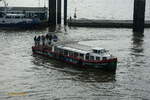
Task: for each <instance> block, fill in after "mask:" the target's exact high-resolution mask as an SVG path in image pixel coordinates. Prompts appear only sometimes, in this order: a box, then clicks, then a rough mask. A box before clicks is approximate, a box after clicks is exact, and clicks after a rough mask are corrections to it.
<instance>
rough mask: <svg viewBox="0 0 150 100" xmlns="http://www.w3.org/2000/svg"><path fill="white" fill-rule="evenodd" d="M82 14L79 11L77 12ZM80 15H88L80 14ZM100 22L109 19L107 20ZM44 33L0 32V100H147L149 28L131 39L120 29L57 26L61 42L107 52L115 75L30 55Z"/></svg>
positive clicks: (149, 47) (149, 86) (131, 36)
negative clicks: (114, 59) (114, 58)
mask: <svg viewBox="0 0 150 100" xmlns="http://www.w3.org/2000/svg"><path fill="white" fill-rule="evenodd" d="M85 1H87V0H85ZM85 1H83V0H82V2H85ZM99 1H100V0H99ZM102 1H103V3H106V2H108V0H102ZM102 1H101V2H102ZM104 1H106V2H104ZM112 1H113V0H112ZM117 1H118V0H117ZM117 1H116V2H117ZM121 1H123V0H121ZM128 1H130V2H131V1H133V0H128ZM82 2H80V5H81V3H82ZM110 2H111V1H110ZM124 2H125V0H124ZM111 3H112V2H111ZM88 4H91V3H88ZM72 5H73V4H72ZM112 5H113V4H112ZM122 5H123V6H125V5H124V4H122ZM128 5H129V4H128ZM82 6H87V5H82ZM113 6H115V5H113ZM88 7H89V6H88ZM88 7H87V8H88ZM127 8H128V7H127ZM93 9H94V8H93ZM114 9H115V8H114ZM114 9H113V8H112V10H114ZM86 10H87V9H86ZM86 10H85V9H83V8H82V12H84V11H85V12H86ZM102 12H104V13H105V11H102ZM106 12H107V11H106ZM93 13H94V12H93ZM109 13H112V12H111V11H109ZM86 14H90V13H82V15H86ZM104 15H105V14H104ZM129 15H130V14H129ZM90 16H92V13H91V15H90ZM90 16H89V18H92V17H94V18H98V17H96V16H95V13H94V14H93V16H92V17H90ZM98 16H100V14H98ZM112 16H113V15H112ZM122 16H123V17H122ZM122 16H121V17H119V16H117V17H119V18H120V19H121V18H124V19H126V18H127V17H125V16H126V15H122ZM147 16H148V15H147ZM86 17H87V16H86ZM100 17H101V16H100ZM104 17H105V18H109V16H107V15H106V16H104ZM114 18H116V16H115V14H114ZM147 18H148V17H147ZM47 30H48V29H41V30H17V31H15V30H0V100H7V99H9V100H25V99H26V100H120V99H122V100H148V99H149V98H150V95H149V94H150V85H149V84H150V67H149V65H150V52H149V51H150V29H145V33H144V36H136V35H133V33H132V29H121V28H120V29H110V28H75V27H71V28H68V27H67V28H66V29H64V28H63V27H62V28H61V29H60V30H58V31H57V32H56V33H55V34H56V35H58V37H59V39H60V40H62V41H76V42H79V43H80V44H85V45H91V46H93V45H95V46H100V47H104V48H106V49H109V50H110V52H112V53H113V54H114V55H115V56H117V57H118V68H117V70H116V73H108V72H103V71H100V70H94V69H82V68H75V67H74V66H72V65H68V64H64V63H62V62H59V61H55V60H50V59H47V58H44V57H40V56H36V55H32V51H31V46H32V45H33V37H34V36H35V35H38V34H42V33H46V32H47Z"/></svg>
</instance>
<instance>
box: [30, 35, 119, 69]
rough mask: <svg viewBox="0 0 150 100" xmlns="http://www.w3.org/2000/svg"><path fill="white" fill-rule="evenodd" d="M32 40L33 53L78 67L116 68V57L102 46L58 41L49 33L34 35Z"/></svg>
mask: <svg viewBox="0 0 150 100" xmlns="http://www.w3.org/2000/svg"><path fill="white" fill-rule="evenodd" d="M34 40H35V45H34V46H33V47H32V51H33V53H34V54H39V55H42V56H46V57H49V58H51V59H57V60H60V61H63V62H66V63H69V64H73V65H77V66H80V67H87V68H99V69H104V70H109V71H115V70H116V67H117V58H116V57H114V56H113V55H112V54H110V53H109V51H108V50H106V49H104V48H100V47H94V48H93V47H90V46H86V45H81V44H77V43H63V44H62V43H58V42H57V37H56V36H55V35H54V36H53V35H49V34H47V35H46V36H44V35H42V36H38V37H35V38H34Z"/></svg>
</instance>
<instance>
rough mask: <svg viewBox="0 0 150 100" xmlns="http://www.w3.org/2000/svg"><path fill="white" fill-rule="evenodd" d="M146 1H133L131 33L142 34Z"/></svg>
mask: <svg viewBox="0 0 150 100" xmlns="http://www.w3.org/2000/svg"><path fill="white" fill-rule="evenodd" d="M145 4H146V0H134V15H133V18H134V19H133V32H136V33H143V32H144V24H145Z"/></svg>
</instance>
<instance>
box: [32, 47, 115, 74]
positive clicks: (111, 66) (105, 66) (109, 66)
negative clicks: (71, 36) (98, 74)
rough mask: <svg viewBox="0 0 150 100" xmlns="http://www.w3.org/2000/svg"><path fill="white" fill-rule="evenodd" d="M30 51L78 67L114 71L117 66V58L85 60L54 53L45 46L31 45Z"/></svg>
mask: <svg viewBox="0 0 150 100" xmlns="http://www.w3.org/2000/svg"><path fill="white" fill-rule="evenodd" d="M32 51H33V53H34V54H38V55H42V56H46V57H49V58H52V59H56V60H59V61H63V62H66V63H69V64H73V65H76V66H79V67H85V68H97V69H102V70H107V71H116V68H117V58H113V59H110V60H103V61H86V60H81V59H77V58H74V57H70V56H65V55H62V54H59V53H55V52H52V51H51V50H48V49H47V48H45V49H44V48H38V47H32Z"/></svg>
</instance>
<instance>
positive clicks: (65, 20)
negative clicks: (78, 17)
mask: <svg viewBox="0 0 150 100" xmlns="http://www.w3.org/2000/svg"><path fill="white" fill-rule="evenodd" d="M64 25H67V0H64Z"/></svg>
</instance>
